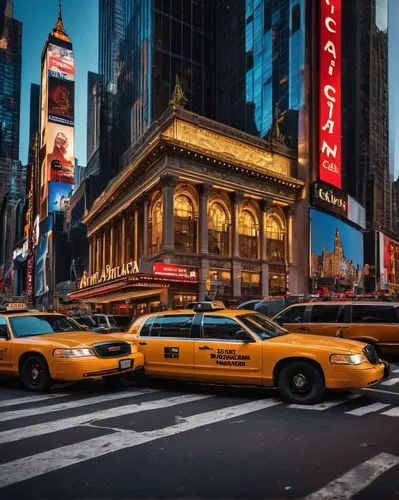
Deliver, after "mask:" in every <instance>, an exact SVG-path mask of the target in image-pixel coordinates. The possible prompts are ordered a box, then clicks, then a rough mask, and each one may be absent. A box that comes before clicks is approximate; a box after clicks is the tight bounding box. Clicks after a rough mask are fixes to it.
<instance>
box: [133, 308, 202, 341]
mask: <svg viewBox="0 0 399 500" xmlns="http://www.w3.org/2000/svg"><path fill="white" fill-rule="evenodd" d="M193 317H194V315H193V314H171V315H165V316H155V317H154V316H153V317H152V318H149V319H148V320H147V321H146V322H145V323H144V326H143V328H142V329H141V332H140V336H144V337H145V336H151V337H175V338H187V337H190V334H191V325H192V322H193Z"/></svg>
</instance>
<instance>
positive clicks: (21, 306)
mask: <svg viewBox="0 0 399 500" xmlns="http://www.w3.org/2000/svg"><path fill="white" fill-rule="evenodd" d="M27 310H28V306H27V305H26V304H25V303H23V302H10V303H9V304H5V305H3V312H25V311H27Z"/></svg>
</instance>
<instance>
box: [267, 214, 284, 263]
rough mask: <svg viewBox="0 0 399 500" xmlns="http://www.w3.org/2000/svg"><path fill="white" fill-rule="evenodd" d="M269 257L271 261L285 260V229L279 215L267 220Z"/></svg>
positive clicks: (271, 216)
mask: <svg viewBox="0 0 399 500" xmlns="http://www.w3.org/2000/svg"><path fill="white" fill-rule="evenodd" d="M266 238H267V256H268V258H269V259H270V260H274V261H284V260H285V227H284V222H283V221H282V220H281V219H280V217H278V216H277V215H270V216H269V217H268V218H267V219H266Z"/></svg>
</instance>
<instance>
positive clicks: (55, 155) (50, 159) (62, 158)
mask: <svg viewBox="0 0 399 500" xmlns="http://www.w3.org/2000/svg"><path fill="white" fill-rule="evenodd" d="M46 133H47V167H48V168H49V170H50V180H51V181H56V182H64V183H68V184H74V166H75V158H74V147H73V145H74V144H73V133H74V129H73V128H72V127H67V126H65V125H59V124H57V123H50V122H49V123H48V127H47V131H46Z"/></svg>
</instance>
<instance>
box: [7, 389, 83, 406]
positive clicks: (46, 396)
mask: <svg viewBox="0 0 399 500" xmlns="http://www.w3.org/2000/svg"><path fill="white" fill-rule="evenodd" d="M80 394H81V392H75V393H69V394H68V393H60V394H56V393H55V394H40V395H39V394H37V395H36V396H27V397H22V398H15V399H4V400H2V399H0V409H1V408H5V407H6V406H17V405H25V404H28V403H37V402H38V401H46V400H53V399H57V398H64V397H66V396H79V395H80Z"/></svg>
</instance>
